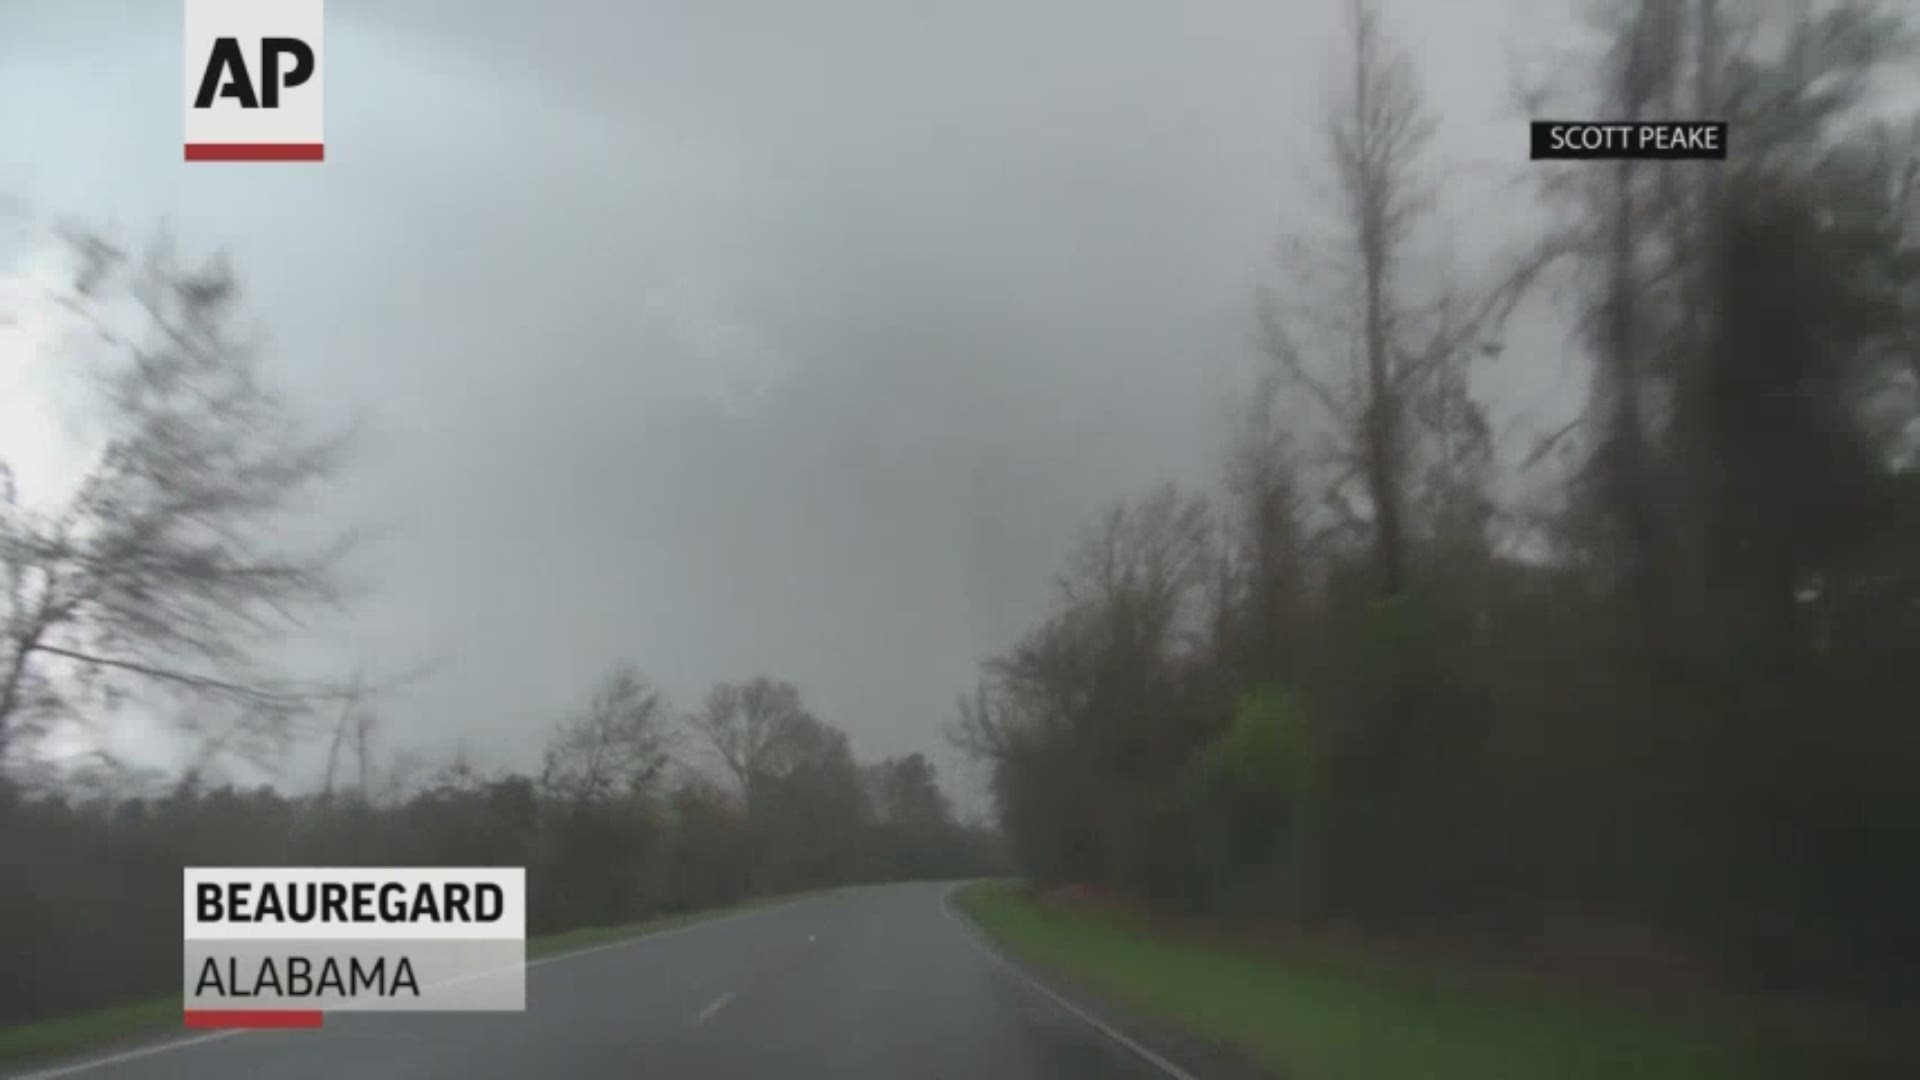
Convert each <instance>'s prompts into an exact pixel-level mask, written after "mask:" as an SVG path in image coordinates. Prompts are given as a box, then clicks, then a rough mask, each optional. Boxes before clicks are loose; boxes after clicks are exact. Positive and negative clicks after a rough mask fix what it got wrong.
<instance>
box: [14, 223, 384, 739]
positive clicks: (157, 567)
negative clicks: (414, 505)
mask: <svg viewBox="0 0 1920 1080" xmlns="http://www.w3.org/2000/svg"><path fill="white" fill-rule="evenodd" d="M68 239H69V242H70V243H69V246H70V248H71V250H72V252H73V254H74V256H75V258H76V261H77V268H76V271H75V274H74V277H73V280H72V283H71V285H70V286H69V287H67V288H65V289H64V290H59V291H56V292H55V293H54V294H52V295H49V296H44V297H39V298H35V300H34V301H33V302H36V303H41V304H48V305H58V306H59V308H60V309H61V310H64V311H66V312H68V313H70V314H71V315H73V316H74V318H75V319H76V321H77V323H78V325H79V326H80V328H81V329H80V332H79V334H78V335H77V336H76V337H75V338H74V339H73V341H72V342H71V343H72V344H75V345H78V346H83V347H87V348H88V351H87V352H86V353H85V354H83V355H84V356H86V357H89V358H92V357H98V358H99V360H100V362H99V363H98V365H97V371H95V372H94V374H95V375H96V376H97V379H98V383H97V386H98V389H99V391H100V393H99V415H98V417H97V419H98V420H99V425H100V430H101V432H102V435H103V440H104V447H103V449H102V450H101V452H100V453H99V455H98V458H97V460H95V461H94V462H93V463H92V467H91V470H90V471H89V472H88V473H87V474H86V476H85V477H84V479H83V480H82V481H81V482H80V483H79V485H78V488H77V490H76V491H75V493H74V494H73V495H72V497H71V498H69V499H67V500H66V501H65V502H64V503H63V504H60V505H56V506H52V507H40V506H34V505H29V504H28V503H27V502H26V501H25V500H24V499H23V498H22V497H21V496H20V494H19V492H18V490H17V487H16V485H15V484H14V483H13V477H12V474H11V473H10V472H9V471H8V470H7V469H6V467H5V463H4V462H0V760H4V758H5V756H6V754H7V753H8V752H10V751H14V750H17V749H18V748H19V747H20V746H21V745H22V743H23V741H25V740H29V739H31V738H33V737H34V736H36V735H39V734H41V733H44V732H45V731H47V730H48V729H49V728H50V727H51V726H53V725H56V724H59V723H62V722H74V721H81V722H85V721H90V720H94V719H97V718H98V717H99V716H100V715H101V714H102V713H104V712H107V711H110V710H111V708H112V706H113V705H115V704H116V703H117V702H119V701H121V700H122V699H123V698H124V697H126V696H127V695H128V694H129V693H130V692H131V691H132V690H133V689H134V688H135V687H136V686H138V687H140V688H141V691H142V694H143V698H142V707H143V708H147V709H152V710H155V711H162V710H164V708H165V706H164V705H163V702H165V701H168V700H170V701H172V702H175V703H177V704H179V705H180V706H181V709H180V715H181V716H183V717H192V718H193V721H192V722H194V723H198V724H202V725H205V730H204V731H203V732H202V733H203V734H204V735H205V737H206V740H207V744H208V745H209V746H211V747H217V748H218V749H219V750H220V751H221V752H225V751H230V750H242V751H244V750H247V749H249V748H256V747H258V746H260V745H262V744H270V743H272V742H274V741H275V740H277V739H281V738H284V737H285V736H286V735H287V734H288V733H289V732H290V731H292V730H293V728H294V726H295V724H296V722H297V721H299V720H300V719H302V718H304V717H306V716H307V715H309V713H310V711H311V710H312V708H313V707H314V705H315V704H316V703H318V702H320V701H324V700H328V699H331V698H334V697H337V696H338V695H337V691H336V690H335V688H333V687H332V686H330V685H327V684H323V683H315V682H309V681H304V680H301V679H297V678H293V677H291V676H289V675H287V674H286V673H284V671H283V670H282V668H281V666H280V665H278V664H276V663H274V661H273V659H272V658H271V646H272V645H273V644H274V643H275V642H276V640H277V634H278V633H279V632H281V631H284V630H287V629H290V628H294V627H297V626H298V625H300V623H301V620H302V618H303V617H304V616H305V615H306V614H307V613H309V612H311V611H313V610H314V609H315V608H316V606H323V605H329V604H332V603H334V602H335V601H336V600H337V599H338V595H339V593H338V589H337V584H338V580H337V576H336V573H335V570H336V567H337V565H338V559H339V557H340V556H341V555H342V554H343V553H344V551H345V550H346V543H345V541H336V542H331V543H321V544H315V545H306V546H300V545H291V544H288V543H286V542H285V536H286V534H287V531H288V530H287V528H286V526H287V525H288V524H289V523H290V521H291V519H292V518H293V516H294V515H295V513H296V512H297V511H299V510H300V509H302V508H303V506H304V504H305V502H306V500H307V499H308V498H309V496H311V495H313V494H314V493H315V492H316V490H317V489H318V488H319V486H320V485H321V484H322V483H323V481H325V480H326V479H328V478H329V477H330V476H331V475H332V474H333V473H334V471H335V469H336V467H337V466H338V464H339V463H340V460H341V453H342V451H343V449H344V447H345V445H346V440H345V438H344V436H342V437H330V438H314V437H310V436H308V435H306V434H305V433H304V432H303V429H302V427H301V425H300V424H298V423H297V422H296V418H295V417H294V416H293V415H292V413H291V411H290V410H289V409H288V407H287V406H286V404H285V402H284V401H283V400H282V399H281V398H280V397H279V396H278V395H277V394H275V393H274V392H273V391H272V390H271V389H269V388H268V387H267V386H266V385H265V384H264V383H263V381H262V379H261V374H260V369H259V365H258V361H257V355H256V352H255V350H254V349H253V348H251V347H250V346H249V344H248V343H247V342H245V341H243V340H240V339H239V338H237V337H236V336H235V335H234V333H233V332H232V329H231V324H232V321H233V317H234V314H235V312H236V308H237V304H236V301H237V298H238V295H239V289H238V285H237V282H236V280H235V278H234V275H233V273H232V271H231V269H230V268H229V267H228V265H227V264H226V263H225V262H224V261H223V260H220V259H214V260H210V261H208V262H206V263H204V264H201V265H197V266H189V265H182V264H181V263H180V262H179V261H178V260H177V259H176V258H175V256H174V255H173V253H172V251H171V249H170V248H169V247H168V246H167V245H165V244H159V245H156V246H155V247H154V248H153V249H152V251H151V252H149V253H148V255H147V256H146V257H145V258H144V259H139V260H134V259H130V258H128V257H127V256H125V255H124V253H122V252H121V251H120V250H119V249H117V248H115V247H113V246H112V245H111V244H109V243H107V242H106V241H105V240H104V239H103V238H101V237H99V236H97V235H95V234H92V233H84V232H76V233H72V234H70V236H69V237H68ZM215 716H218V717H225V718H226V719H225V720H221V721H218V722H216V721H214V720H211V719H208V718H209V717H215ZM221 725H224V726H221Z"/></svg>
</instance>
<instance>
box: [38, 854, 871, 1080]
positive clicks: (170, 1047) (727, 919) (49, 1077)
mask: <svg viewBox="0 0 1920 1080" xmlns="http://www.w3.org/2000/svg"><path fill="white" fill-rule="evenodd" d="M838 891H840V890H837V889H830V890H827V892H825V893H809V894H807V895H805V896H796V897H794V898H792V899H791V900H783V901H778V902H776V903H771V904H763V905H761V906H759V907H756V908H753V909H751V910H749V911H738V912H735V913H734V914H732V915H722V916H720V917H719V918H717V919H701V920H700V921H698V922H691V923H688V924H687V925H685V926H676V927H673V928H672V929H670V930H655V931H654V932H652V933H650V934H639V935H636V936H634V937H630V938H621V939H620V940H619V941H610V942H607V943H606V944H604V945H591V946H588V947H587V948H584V949H575V950H573V951H571V952H563V953H555V954H554V955H552V956H543V957H541V958H540V959H538V960H529V961H527V968H528V969H529V970H531V969H533V968H537V967H542V966H544V965H547V964H555V963H559V962H560V961H562V960H573V959H575V958H577V957H582V956H591V955H593V954H594V953H602V952H607V951H608V950H610V949H624V948H630V947H632V946H634V945H643V944H645V943H647V942H649V941H659V940H661V939H662V938H670V937H678V936H680V935H681V934H689V933H692V932H693V931H695V930H705V929H708V928H709V927H714V926H724V925H726V924H727V923H731V922H739V921H740V920H742V919H750V918H752V917H754V916H755V915H763V914H765V913H767V912H769V911H775V910H778V909H780V908H783V907H786V906H787V905H789V904H797V903H800V902H801V901H804V900H817V899H819V898H820V897H821V896H825V895H831V894H832V893H834V892H838ZM455 981H456V982H457V981H461V980H457V979H456V980H455ZM339 1011H342V1012H346V1011H358V1010H339ZM323 1030H324V1029H323ZM246 1034H249V1032H248V1031H247V1030H246V1029H244V1028H232V1029H229V1030H226V1031H209V1032H207V1033H206V1034H205V1035H189V1036H187V1037H186V1038H184V1039H175V1040H173V1041H172V1042H164V1043H157V1044H155V1045H153V1046H142V1047H139V1048H138V1049H134V1050H126V1051H123V1052H121V1053H118V1054H113V1055H110V1056H108V1057H103V1058H94V1059H93V1060H91V1061H77V1062H74V1063H73V1064H71V1065H61V1066H59V1067H57V1068H51V1069H42V1070H41V1071H39V1072H30V1073H20V1074H18V1075H16V1076H13V1077H11V1078H10V1080H54V1078H55V1077H61V1076H77V1075H79V1074H81V1073H89V1072H92V1071H94V1070H95V1069H104V1068H106V1067H107V1066H109V1065H118V1064H120V1063H122V1062H127V1061H135V1060H138V1059H140V1058H144V1057H152V1056H154V1055H155V1054H165V1053H169V1052H171V1051H174V1050H185V1049H186V1048H187V1047H189V1046H198V1045H200V1044H201V1043H208V1042H213V1041H215V1040H216V1039H231V1038H233V1037H234V1036H236V1035H246Z"/></svg>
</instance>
